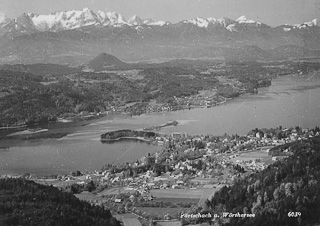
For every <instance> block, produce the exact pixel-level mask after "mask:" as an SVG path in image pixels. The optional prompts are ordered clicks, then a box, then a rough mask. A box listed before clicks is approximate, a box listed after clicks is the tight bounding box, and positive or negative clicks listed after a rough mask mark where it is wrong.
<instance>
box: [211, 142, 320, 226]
mask: <svg viewBox="0 0 320 226" xmlns="http://www.w3.org/2000/svg"><path fill="white" fill-rule="evenodd" d="M277 149H278V150H276V151H277V152H279V150H280V151H281V152H284V153H285V154H286V153H292V155H291V156H290V157H288V158H287V159H285V160H281V161H279V162H277V163H275V164H273V165H270V166H269V167H268V168H267V169H265V170H263V171H261V172H260V173H256V174H254V175H252V176H251V177H247V178H244V179H240V180H238V181H237V182H236V183H235V184H234V185H233V186H231V187H224V188H223V189H221V190H220V191H219V192H217V193H216V194H215V196H214V197H213V198H212V200H210V201H207V202H206V205H207V208H208V210H209V211H211V212H212V213H215V214H219V213H220V214H221V213H222V212H229V213H238V212H239V213H240V214H241V213H254V214H255V217H253V218H240V217H239V218H229V219H226V218H222V219H221V218H219V219H216V220H215V221H220V223H221V224H224V223H225V224H226V225H237V226H239V225H260V226H263V225H265V226H270V225H274V226H276V225H279V226H280V225H281V226H284V225H288V226H294V225H318V224H319V223H320V138H319V137H315V138H312V139H310V140H305V141H296V142H294V143H291V144H285V145H283V146H280V147H278V148H277ZM270 151H272V150H270Z"/></svg>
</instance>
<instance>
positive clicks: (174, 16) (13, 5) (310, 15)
mask: <svg viewBox="0 0 320 226" xmlns="http://www.w3.org/2000/svg"><path fill="white" fill-rule="evenodd" d="M83 8H89V9H91V10H93V11H94V12H97V11H98V10H102V11H107V12H109V11H112V12H117V13H119V14H121V15H122V16H124V17H125V18H126V19H129V18H130V17H131V16H133V15H134V14H136V15H138V16H139V17H140V18H143V19H147V18H152V19H154V20H164V21H170V22H173V23H176V22H179V21H181V20H184V19H192V18H195V17H203V18H207V17H216V18H221V17H228V18H231V19H237V18H238V17H240V16H242V15H245V16H246V17H247V19H251V20H255V21H258V22H262V23H266V24H268V25H271V26H277V25H280V24H301V23H303V22H307V21H311V20H312V19H318V20H320V0H0V14H5V15H6V16H8V17H9V18H11V19H12V18H15V17H17V16H19V15H21V14H22V13H24V12H27V13H30V12H32V13H36V14H49V13H52V12H55V11H69V10H73V9H74V10H81V9H83Z"/></svg>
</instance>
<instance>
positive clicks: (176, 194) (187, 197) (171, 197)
mask: <svg viewBox="0 0 320 226" xmlns="http://www.w3.org/2000/svg"><path fill="white" fill-rule="evenodd" d="M219 189H220V187H219V188H202V189H163V190H162V189H161V190H158V189H157V190H151V192H150V193H151V194H152V195H153V196H154V197H156V198H157V200H161V201H166V202H172V203H181V202H182V203H188V202H192V203H195V202H196V200H198V204H199V205H202V204H203V203H204V202H205V200H207V199H208V198H210V197H211V196H212V195H214V193H215V192H216V191H218V190H219Z"/></svg>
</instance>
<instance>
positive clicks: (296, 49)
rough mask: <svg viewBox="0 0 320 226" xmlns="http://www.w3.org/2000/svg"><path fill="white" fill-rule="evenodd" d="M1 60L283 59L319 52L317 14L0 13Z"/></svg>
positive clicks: (11, 61) (7, 61)
mask: <svg viewBox="0 0 320 226" xmlns="http://www.w3.org/2000/svg"><path fill="white" fill-rule="evenodd" d="M0 50H1V51H0V64H3V63H39V62H41V63H44V62H45V63H62V64H65V63H69V64H73V65H79V64H82V63H84V62H88V60H89V59H92V58H93V57H95V56H97V55H98V54H99V53H101V52H106V53H109V54H112V55H115V56H117V57H119V58H120V59H123V60H127V61H137V60H150V59H163V58H165V59H167V58H184V57H186V58H202V57H209V58H216V59H229V60H244V59H245V60H279V59H281V60H283V59H294V58H299V59H301V58H306V57H318V56H320V27H319V26H318V23H317V19H314V20H312V21H310V22H305V23H302V24H295V25H288V24H286V25H279V26H277V27H271V26H269V25H267V24H264V23H262V22H258V21H254V20H252V19H250V18H247V17H245V16H240V17H239V18H238V19H236V20H233V19H230V18H214V17H209V18H201V17H197V18H193V19H188V20H182V21H180V22H178V23H170V22H167V21H154V20H152V19H142V18H140V17H139V16H137V15H134V16H132V17H131V18H129V19H128V20H127V19H125V18H124V17H123V16H122V15H120V14H118V13H115V12H104V11H98V12H93V11H92V10H90V9H88V8H85V9H83V10H72V11H65V12H54V13H51V14H48V15H38V14H34V13H24V14H22V15H20V16H19V17H17V18H14V19H9V18H8V17H6V16H5V15H0Z"/></svg>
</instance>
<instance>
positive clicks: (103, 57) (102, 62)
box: [88, 53, 127, 70]
mask: <svg viewBox="0 0 320 226" xmlns="http://www.w3.org/2000/svg"><path fill="white" fill-rule="evenodd" d="M126 65H127V63H125V62H123V61H121V60H119V59H118V58H117V57H115V56H113V55H111V54H108V53H100V54H99V55H98V56H97V57H95V58H94V59H93V60H91V61H90V62H89V64H88V66H89V67H90V68H92V69H94V70H103V69H107V68H113V67H121V66H126Z"/></svg>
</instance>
